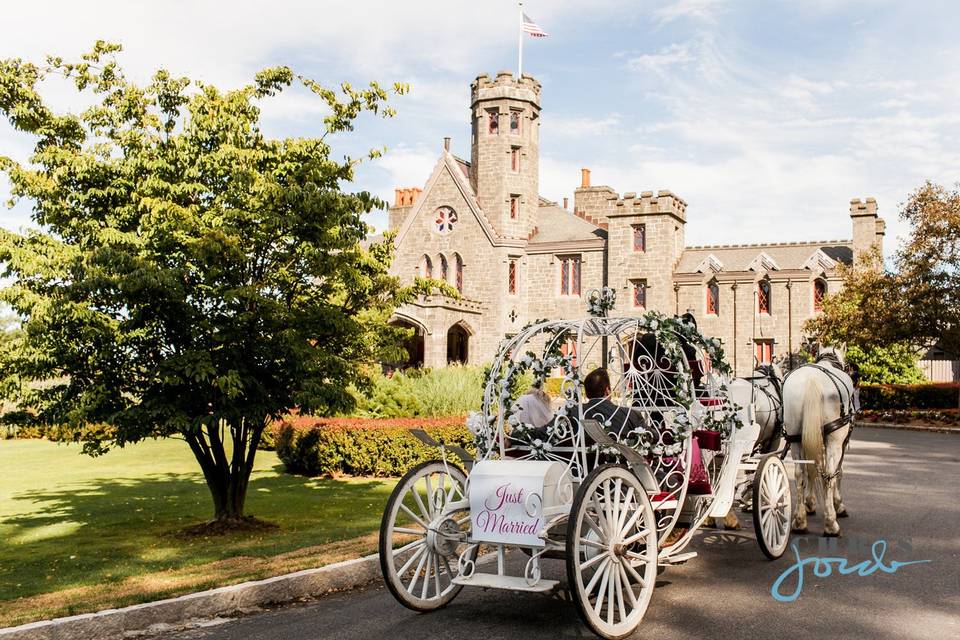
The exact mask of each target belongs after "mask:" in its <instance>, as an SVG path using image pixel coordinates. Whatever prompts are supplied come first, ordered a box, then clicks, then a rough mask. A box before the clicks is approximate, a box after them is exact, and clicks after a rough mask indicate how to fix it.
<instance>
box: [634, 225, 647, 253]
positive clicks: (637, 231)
mask: <svg viewBox="0 0 960 640" xmlns="http://www.w3.org/2000/svg"><path fill="white" fill-rule="evenodd" d="M633 250H634V251H646V250H647V225H645V224H635V225H633Z"/></svg>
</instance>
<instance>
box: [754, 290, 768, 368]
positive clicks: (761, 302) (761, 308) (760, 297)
mask: <svg viewBox="0 0 960 640" xmlns="http://www.w3.org/2000/svg"><path fill="white" fill-rule="evenodd" d="M770 302H771V298H770V281H769V280H761V281H760V282H759V283H757V313H766V314H769V313H770V306H771V305H770ZM761 362H762V361H761Z"/></svg>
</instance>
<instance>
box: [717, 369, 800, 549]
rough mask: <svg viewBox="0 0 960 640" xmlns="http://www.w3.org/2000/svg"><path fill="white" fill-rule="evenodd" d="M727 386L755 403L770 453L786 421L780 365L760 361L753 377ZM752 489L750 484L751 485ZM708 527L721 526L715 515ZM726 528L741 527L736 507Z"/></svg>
mask: <svg viewBox="0 0 960 640" xmlns="http://www.w3.org/2000/svg"><path fill="white" fill-rule="evenodd" d="M727 388H728V389H729V391H730V395H731V397H737V398H749V399H750V403H751V404H753V410H754V419H755V420H756V422H757V424H759V425H760V436H759V438H757V449H758V450H759V452H760V453H769V452H771V451H774V450H775V449H777V448H779V445H780V435H781V430H780V429H779V428H778V425H780V424H782V419H783V413H782V411H781V409H782V407H783V398H782V397H781V393H780V390H781V389H782V388H783V372H782V371H781V370H780V367H778V366H777V365H776V364H767V365H763V364H757V366H756V367H755V368H754V370H753V375H752V376H750V377H749V378H734V379H733V380H731V381H730V382H729V383H728V385H727ZM747 488H748V489H749V486H748V487H747ZM707 525H708V526H719V525H718V524H717V522H716V521H715V520H714V519H713V518H711V519H710V520H708V522H707ZM723 525H724V528H725V529H733V530H738V529H740V520H739V518H737V513H736V511H734V509H733V507H730V511H728V512H727V515H726V517H725V518H724V519H723Z"/></svg>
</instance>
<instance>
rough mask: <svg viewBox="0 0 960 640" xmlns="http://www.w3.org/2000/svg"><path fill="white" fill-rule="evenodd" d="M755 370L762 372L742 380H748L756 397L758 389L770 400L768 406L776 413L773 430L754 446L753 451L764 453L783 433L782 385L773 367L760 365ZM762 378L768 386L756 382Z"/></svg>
mask: <svg viewBox="0 0 960 640" xmlns="http://www.w3.org/2000/svg"><path fill="white" fill-rule="evenodd" d="M757 371H759V372H760V373H762V375H758V376H750V377H749V378H744V380H749V381H750V386H751V388H752V391H751V393H752V394H753V395H754V397H756V394H757V392H758V391H759V392H760V393H762V394H763V395H765V396H766V397H767V398H768V399H769V400H770V406H771V407H773V411H774V414H775V415H776V420H775V422H774V424H773V431H772V432H771V433H770V436H769V437H768V438H766V439H765V440H764V441H763V442H759V443H757V446H756V447H755V448H754V452H755V453H757V452H759V453H764V452H766V451H767V450H768V449H769V447H770V444H771V443H773V442H775V441H776V439H777V437H778V436H781V435H785V434H784V433H783V387H782V385H781V382H780V379H779V378H777V376H776V374H774V372H773V367H771V366H769V365H760V366H759V367H757ZM762 380H766V381H767V382H769V383H770V386H767V385H760V384H757V381H762ZM770 387H773V389H772V390H771V389H770Z"/></svg>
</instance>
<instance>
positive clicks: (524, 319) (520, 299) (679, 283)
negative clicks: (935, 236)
mask: <svg viewBox="0 0 960 640" xmlns="http://www.w3.org/2000/svg"><path fill="white" fill-rule="evenodd" d="M470 112H471V125H472V127H471V128H472V136H471V154H470V162H467V161H465V160H463V159H460V158H457V157H456V156H454V155H453V154H451V153H450V151H449V139H447V141H446V142H445V144H444V149H443V151H442V152H441V154H440V157H439V159H438V161H437V164H436V166H435V167H434V170H433V173H432V174H431V176H430V177H429V179H428V180H427V182H426V184H425V186H424V187H423V188H422V189H420V188H404V189H397V193H396V201H395V205H394V206H393V207H392V208H391V210H390V213H389V225H390V228H391V230H393V231H395V232H396V240H395V243H396V257H395V261H394V264H393V267H392V270H393V271H394V273H396V274H397V275H399V276H400V277H401V278H403V279H404V280H408V281H409V280H412V279H413V278H414V277H415V276H418V275H419V276H431V277H434V278H445V279H446V280H447V281H448V282H449V283H450V284H451V285H453V286H455V287H457V288H459V289H460V291H461V295H462V298H461V299H460V300H456V299H453V298H449V297H447V296H443V295H439V294H437V295H432V296H429V297H426V298H422V299H420V300H418V301H416V302H414V303H411V304H408V305H405V306H404V307H403V308H401V309H399V310H398V312H397V316H396V321H397V322H400V323H404V324H407V325H409V326H411V327H413V328H414V329H415V330H416V334H417V335H416V338H415V339H414V341H413V342H412V343H411V349H410V350H411V361H410V364H423V365H425V366H443V365H445V364H447V363H448V362H450V361H466V362H469V363H475V364H481V363H485V362H489V361H490V360H491V359H492V358H493V356H494V354H495V353H496V350H497V347H498V345H499V344H500V342H501V341H502V340H503V338H504V337H506V336H508V335H510V334H512V333H515V332H516V331H518V330H519V329H520V328H522V327H523V326H524V325H525V324H527V323H528V322H530V321H532V320H535V319H539V318H579V317H583V316H584V315H585V314H586V298H587V296H588V295H589V293H590V291H592V290H594V289H599V288H600V287H602V286H610V287H613V288H615V289H616V290H617V293H618V304H617V309H616V313H617V314H618V315H639V314H641V313H643V312H644V311H646V310H648V309H656V310H658V311H660V312H663V313H667V314H680V313H685V312H690V313H692V314H693V315H694V317H696V319H697V321H698V323H699V326H700V328H701V329H702V330H703V331H704V333H706V334H707V335H712V336H717V337H719V338H720V339H721V340H722V341H723V344H724V347H725V349H726V351H727V354H728V357H729V359H730V360H731V363H732V364H734V366H735V368H736V371H737V373H738V374H739V375H745V374H748V373H749V372H750V371H751V370H752V368H753V364H754V357H755V356H757V357H760V358H761V359H767V358H769V357H771V356H772V357H781V356H783V355H785V354H787V353H792V352H796V351H797V350H798V349H799V348H800V346H801V344H802V341H803V330H802V325H803V323H804V322H805V321H806V320H807V319H808V318H810V317H811V316H812V315H814V314H815V313H817V310H816V309H815V306H816V301H815V299H818V298H819V297H820V296H822V295H823V294H824V293H830V292H833V291H836V290H837V288H838V287H840V286H841V280H840V278H839V277H838V275H837V266H838V265H839V264H840V263H849V262H851V261H853V260H854V259H856V258H857V257H858V256H860V255H864V254H866V253H867V252H868V251H870V250H871V249H873V248H874V247H879V248H880V250H881V251H882V243H883V234H884V222H883V220H882V219H880V218H879V217H878V213H877V203H876V201H875V200H874V199H873V198H867V199H866V200H865V201H864V202H861V201H860V200H859V199H855V200H852V201H851V203H850V209H849V215H850V218H851V223H852V232H853V233H852V235H853V239H852V240H840V241H824V242H780V243H771V244H754V245H717V246H704V247H686V246H685V242H684V230H685V227H686V224H687V211H686V207H687V205H686V203H685V202H684V201H683V199H681V198H680V197H679V196H677V195H675V194H673V193H672V192H670V191H663V190H661V191H656V192H654V191H644V192H642V193H640V194H639V195H637V193H635V192H634V193H624V194H623V195H622V196H621V195H619V194H618V193H617V192H616V191H614V190H613V189H612V188H610V187H607V186H593V185H591V179H590V171H589V170H587V169H584V170H583V175H582V179H581V184H580V186H579V187H578V188H577V189H576V190H575V191H574V201H573V208H572V210H569V209H568V206H567V202H566V199H564V200H565V202H564V203H563V205H562V206H561V205H559V204H557V203H554V202H550V201H548V200H545V199H544V198H541V197H540V196H539V194H538V185H539V126H540V84H539V83H538V82H537V81H536V80H534V79H533V78H532V77H530V76H526V75H525V76H523V77H522V78H519V79H516V78H514V77H513V75H512V74H510V73H509V72H501V73H499V74H497V76H496V77H495V78H493V79H491V78H490V77H489V76H487V75H481V76H479V77H478V78H477V79H476V80H475V81H474V82H473V84H472V85H471V93H470ZM444 265H445V266H444ZM578 284H579V286H577V285H578ZM638 287H640V289H639V291H640V292H641V295H635V294H636V293H637V291H638ZM711 294H712V295H714V296H715V297H714V298H713V299H711V300H710V301H708V297H709V296H711ZM764 300H765V301H766V304H764V303H763V302H762V301H764Z"/></svg>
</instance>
